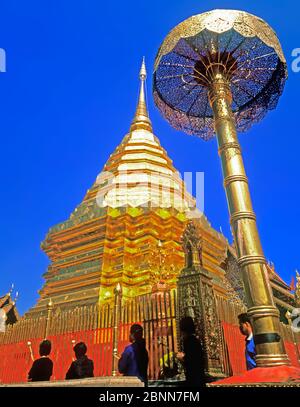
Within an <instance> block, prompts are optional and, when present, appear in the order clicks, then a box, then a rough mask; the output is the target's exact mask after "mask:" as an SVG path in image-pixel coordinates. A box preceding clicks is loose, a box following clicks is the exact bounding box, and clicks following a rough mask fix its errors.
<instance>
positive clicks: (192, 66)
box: [153, 10, 289, 367]
mask: <svg viewBox="0 0 300 407" xmlns="http://www.w3.org/2000/svg"><path fill="white" fill-rule="evenodd" d="M286 78H287V70H286V62H285V59H284V55H283V52H282V49H281V46H280V43H279V41H278V39H277V37H276V34H275V33H274V31H273V30H272V29H271V28H270V26H269V25H268V24H267V23H265V22H264V21H263V20H262V19H260V18H258V17H256V16H253V15H251V14H248V13H245V12H243V11H236V10H213V11H210V12H207V13H203V14H199V15H196V16H193V17H190V18H188V19H187V20H185V21H184V22H182V23H181V24H179V25H178V26H176V27H175V28H174V29H173V30H172V31H171V32H170V33H169V34H168V35H167V37H166V38H165V40H164V42H163V43H162V45H161V47H160V49H159V51H158V54H157V57H156V60H155V69H154V82H153V94H154V100H155V103H156V105H157V106H158V108H159V110H160V111H161V113H162V114H163V116H164V117H165V118H166V119H167V121H168V122H169V123H170V124H171V125H172V126H173V127H175V128H176V129H178V130H181V131H184V132H186V133H188V134H194V135H197V136H199V137H201V138H203V139H204V140H208V139H210V138H212V137H213V135H214V133H216V136H217V140H218V146H219V154H220V156H221V162H222V169H223V175H224V187H225V189H226V194H227V201H228V206H229V212H230V222H231V226H232V232H233V235H234V239H235V245H236V249H237V255H238V262H239V265H240V267H241V270H242V272H243V280H244V285H245V290H246V295H247V300H248V307H249V308H248V313H249V316H250V317H251V319H252V322H253V328H254V334H255V336H254V340H255V343H256V348H257V353H258V355H257V358H256V361H257V365H258V366H264V367H265V366H276V365H284V364H288V363H289V360H288V357H287V355H286V352H285V349H284V345H283V341H282V338H281V337H280V334H279V332H280V326H279V312H278V310H277V308H276V307H275V305H274V302H273V296H272V290H271V287H270V284H269V279H268V274H267V270H266V260H265V257H264V254H263V250H262V247H261V243H260V238H259V234H258V230H257V226H256V217H255V214H254V211H253V208H252V203H251V198H250V193H249V187H248V179H247V177H246V173H245V169H244V163H243V159H242V154H241V149H240V145H239V142H238V138H237V133H236V131H237V130H238V131H244V130H247V129H248V128H249V127H250V126H251V125H252V124H253V123H254V122H257V121H259V120H261V119H262V118H263V117H264V115H265V114H266V112H267V111H268V110H270V109H274V108H275V107H276V105H277V102H278V99H279V96H280V95H281V93H282V90H283V87H284V83H285V80H286Z"/></svg>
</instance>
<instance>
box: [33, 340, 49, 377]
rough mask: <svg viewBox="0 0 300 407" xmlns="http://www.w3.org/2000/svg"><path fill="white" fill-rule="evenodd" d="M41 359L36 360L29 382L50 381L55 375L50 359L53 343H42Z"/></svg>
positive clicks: (46, 341) (45, 341)
mask: <svg viewBox="0 0 300 407" xmlns="http://www.w3.org/2000/svg"><path fill="white" fill-rule="evenodd" d="M39 353H40V356H41V357H40V358H39V359H36V360H35V361H34V362H33V364H32V367H31V369H30V371H29V373H28V381H29V382H41V381H46V380H50V377H51V376H52V373H53V362H52V360H51V359H50V358H49V357H48V356H49V355H50V353H51V342H50V341H48V340H46V339H45V340H44V341H42V342H41V343H40V348H39Z"/></svg>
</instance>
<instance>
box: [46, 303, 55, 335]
mask: <svg viewBox="0 0 300 407" xmlns="http://www.w3.org/2000/svg"><path fill="white" fill-rule="evenodd" d="M52 310H53V302H52V300H51V298H50V300H49V302H48V304H47V317H46V325H45V334H44V339H47V337H48V335H49V328H50V322H51V316H52Z"/></svg>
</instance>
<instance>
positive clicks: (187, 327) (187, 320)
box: [179, 317, 196, 337]
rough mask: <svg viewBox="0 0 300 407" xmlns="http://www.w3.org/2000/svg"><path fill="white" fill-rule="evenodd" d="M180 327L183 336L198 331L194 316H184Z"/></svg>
mask: <svg viewBox="0 0 300 407" xmlns="http://www.w3.org/2000/svg"><path fill="white" fill-rule="evenodd" d="M179 329H180V332H181V335H182V336H183V337H187V336H191V335H193V334H195V333H196V328H195V324H194V321H193V318H192V317H183V318H181V320H180V323H179Z"/></svg>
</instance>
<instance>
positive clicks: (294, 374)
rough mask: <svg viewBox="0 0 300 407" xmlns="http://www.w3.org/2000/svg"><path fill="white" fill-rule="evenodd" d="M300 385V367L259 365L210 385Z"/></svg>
mask: <svg viewBox="0 0 300 407" xmlns="http://www.w3.org/2000/svg"><path fill="white" fill-rule="evenodd" d="M272 385H286V386H293V385H295V386H300V368H298V367H294V366H286V365H282V366H274V367H257V368H255V369H252V370H248V371H246V372H244V373H242V374H240V375H235V376H231V377H227V378H226V379H222V380H218V381H216V382H214V383H211V384H210V386H272Z"/></svg>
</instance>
